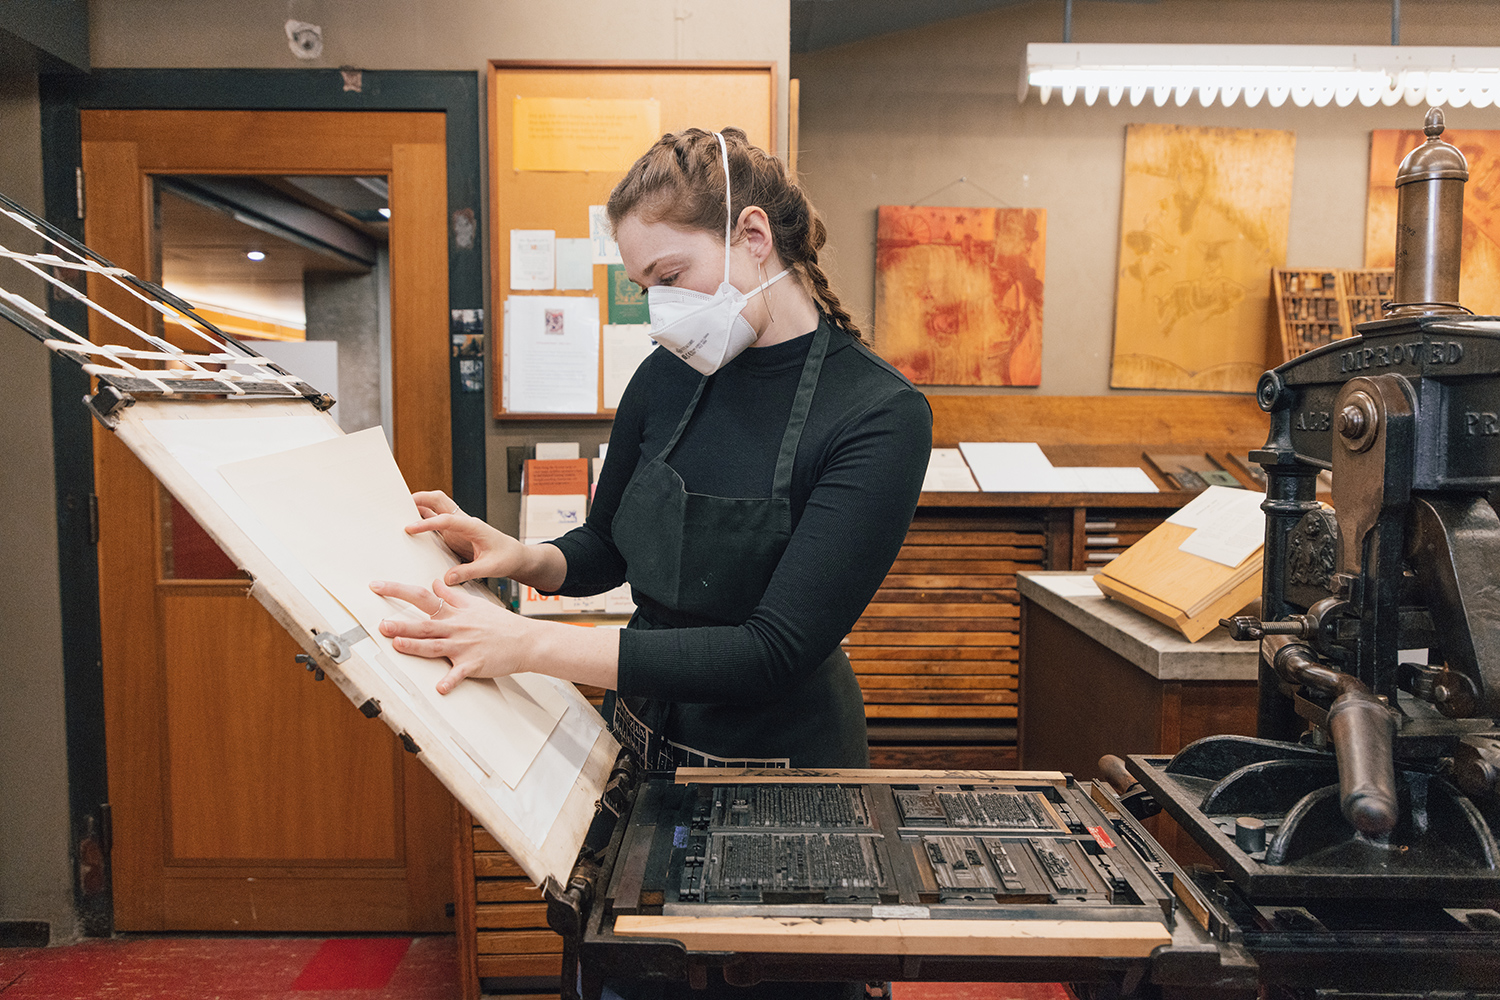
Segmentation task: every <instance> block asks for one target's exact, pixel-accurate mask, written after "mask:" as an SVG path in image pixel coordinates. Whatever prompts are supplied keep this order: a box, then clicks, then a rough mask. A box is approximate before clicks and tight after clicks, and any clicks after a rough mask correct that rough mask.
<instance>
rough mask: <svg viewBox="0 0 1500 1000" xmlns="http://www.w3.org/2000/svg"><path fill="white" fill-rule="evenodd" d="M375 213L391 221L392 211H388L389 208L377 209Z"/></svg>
mask: <svg viewBox="0 0 1500 1000" xmlns="http://www.w3.org/2000/svg"><path fill="white" fill-rule="evenodd" d="M375 211H377V212H379V213H380V214H381V215H382V216H384V217H385V218H387V219H389V218H390V217H391V210H390V209H388V208H377V209H376V210H375Z"/></svg>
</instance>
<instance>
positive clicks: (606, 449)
mask: <svg viewBox="0 0 1500 1000" xmlns="http://www.w3.org/2000/svg"><path fill="white" fill-rule="evenodd" d="M608 453H609V442H608V441H605V442H604V443H603V444H601V445H600V446H599V461H601V462H602V461H604V456H605V455H606V454H608Z"/></svg>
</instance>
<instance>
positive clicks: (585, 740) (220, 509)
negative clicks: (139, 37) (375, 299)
mask: <svg viewBox="0 0 1500 1000" xmlns="http://www.w3.org/2000/svg"><path fill="white" fill-rule="evenodd" d="M17 237H19V239H20V240H23V241H26V242H34V241H35V240H38V239H39V240H41V241H42V242H44V243H45V244H46V245H47V247H48V249H47V250H46V251H45V252H36V251H20V250H14V249H11V246H10V245H9V244H15V243H17V242H18V239H17ZM0 258H3V259H6V260H9V261H11V262H12V263H13V264H14V265H15V266H16V267H18V268H20V269H21V270H23V271H25V272H27V273H30V274H31V275H34V276H36V277H39V278H41V279H42V280H43V281H44V282H45V283H46V284H47V285H48V286H49V287H50V288H51V289H52V296H53V298H54V300H59V301H66V300H71V301H74V302H77V303H78V304H80V305H82V306H83V307H85V308H86V309H87V310H89V311H90V312H91V313H92V314H93V315H94V316H95V317H98V318H100V319H102V320H103V321H104V322H105V323H106V324H107V326H108V329H109V333H108V334H107V335H106V337H101V338H100V339H109V340H111V341H113V340H116V339H118V340H119V341H121V342H120V343H103V344H101V343H96V342H94V341H92V340H90V339H89V338H88V337H86V336H84V335H82V334H80V333H79V332H77V331H75V330H73V329H71V328H69V327H68V326H67V325H65V324H64V323H62V322H60V321H59V320H58V319H57V318H56V317H55V316H52V315H50V314H49V313H48V312H47V310H46V309H44V308H43V307H42V306H40V305H38V304H36V303H34V302H31V301H30V300H29V299H27V298H26V297H25V296H22V295H19V294H16V293H15V292H13V291H11V290H9V289H5V288H3V287H0V316H3V317H4V318H5V319H8V320H10V321H11V322H13V323H14V324H15V325H16V326H18V327H20V328H21V329H22V330H25V331H26V332H27V333H29V334H31V335H32V336H33V337H35V338H36V339H38V340H40V341H41V342H42V343H43V344H44V345H45V346H46V347H47V348H48V349H50V350H52V351H54V352H56V353H57V354H59V355H61V356H63V357H66V358H69V359H70V360H72V361H74V362H75V363H77V364H78V365H79V366H80V367H82V368H83V370H84V371H85V372H87V373H88V374H89V375H90V376H91V392H90V394H89V395H88V396H86V397H85V398H84V404H85V405H86V406H87V407H88V408H89V409H90V411H91V412H92V413H93V414H94V416H95V417H96V418H97V419H98V420H99V422H100V423H101V424H102V425H103V426H104V427H106V428H107V429H109V430H110V431H112V432H113V433H114V434H115V436H116V437H118V438H119V439H120V440H121V442H122V443H124V444H125V445H126V447H128V448H129V449H130V450H131V452H132V453H134V454H135V455H136V457H138V458H139V459H140V460H141V461H142V462H143V463H144V464H145V465H146V467H147V468H148V469H149V470H150V471H151V472H152V473H153V474H154V475H155V476H156V477H157V479H159V480H160V481H161V483H162V485H163V486H165V487H166V488H167V490H168V491H170V492H171V493H172V495H173V496H174V497H175V498H176V499H177V500H178V501H179V502H180V503H181V504H182V505H183V506H184V507H185V508H186V509H187V511H188V513H189V514H190V515H191V516H192V517H193V518H194V519H195V520H196V521H197V522H198V523H199V524H200V525H202V526H203V528H204V529H205V530H206V531H207V532H208V534H209V535H210V536H211V537H212V538H213V540H214V542H215V543H217V544H218V546H219V547H220V548H221V549H223V550H224V552H225V553H226V554H227V555H228V556H229V557H230V558H231V559H232V560H233V561H234V563H235V565H236V566H238V567H239V568H241V569H243V570H244V571H245V572H246V573H248V574H249V576H250V577H251V579H252V581H253V582H252V584H251V586H250V595H251V596H253V597H255V598H256V599H257V600H258V601H259V602H260V603H261V604H262V605H263V606H264V607H265V608H266V610H267V611H268V612H269V613H270V615H271V617H272V618H274V619H275V620H276V622H277V623H278V624H280V625H281V626H282V627H283V628H285V629H286V630H287V631H288V632H289V633H290V634H291V636H292V637H293V639H295V640H296V641H297V643H298V645H300V646H301V647H302V648H303V649H304V650H305V651H306V653H307V655H308V657H310V666H316V668H317V669H319V670H321V671H322V672H323V674H324V675H326V676H327V677H328V678H329V679H331V680H332V681H333V682H334V684H335V685H336V686H337V687H338V688H339V689H340V690H341V691H343V692H344V694H345V695H346V696H347V697H348V698H349V699H350V701H351V702H353V703H354V704H355V705H357V706H359V708H360V711H361V712H363V713H364V714H365V715H366V716H369V717H371V718H377V717H378V718H380V719H382V720H383V721H384V722H385V723H386V725H388V726H389V727H390V728H391V729H392V731H394V732H395V733H396V734H398V736H400V738H401V741H402V743H403V744H404V745H405V746H406V748H407V749H408V750H410V751H412V752H413V753H416V754H417V755H418V758H419V759H420V760H421V761H422V762H423V763H424V764H425V765H426V766H427V767H428V769H429V770H431V771H432V772H433V773H434V774H435V775H436V776H437V777H438V779H439V780H440V781H441V782H442V783H443V785H444V786H445V787H447V788H448V790H449V791H450V792H452V794H453V795H454V797H455V798H457V799H458V800H459V801H460V802H462V803H463V804H464V806H465V807H466V808H467V809H468V810H469V812H470V813H471V814H472V815H473V816H474V818H475V819H476V820H477V821H478V822H479V823H481V824H483V825H484V827H485V828H486V829H488V830H489V831H490V833H491V834H493V835H494V836H495V838H496V839H497V840H498V841H499V842H500V843H501V845H502V846H504V848H505V849H506V850H507V851H508V852H509V853H510V854H511V855H512V857H514V858H515V860H516V862H517V864H519V866H520V867H521V869H522V870H523V871H524V872H525V873H526V874H527V875H528V876H529V877H530V878H531V879H532V880H533V881H535V882H537V883H538V884H540V883H543V882H545V881H547V880H548V879H552V880H554V881H555V882H557V883H559V884H566V883H567V881H568V876H569V873H570V872H571V870H572V868H573V865H574V862H575V860H576V859H577V856H578V852H579V849H580V847H581V845H582V843H583V839H584V835H585V834H586V832H587V830H588V826H589V823H590V821H591V820H592V818H593V815H594V812H595V809H596V805H597V803H598V801H599V799H600V797H601V795H602V793H603V790H604V785H605V782H606V780H607V778H608V776H609V773H610V771H611V769H612V768H613V767H614V764H615V760H616V757H617V755H618V753H619V745H618V744H617V743H616V742H615V740H614V738H613V737H611V736H610V735H609V733H608V732H607V731H605V729H604V726H603V722H602V720H601V719H600V718H599V716H598V713H597V712H596V711H595V710H594V709H593V707H592V706H590V705H589V704H588V702H587V701H586V700H585V699H584V698H583V697H582V696H581V695H580V694H579V693H578V692H577V690H576V689H575V688H574V687H573V686H572V685H570V684H566V683H562V682H555V683H556V685H557V697H558V698H560V699H561V705H562V707H561V713H562V714H561V717H560V718H559V719H558V721H557V723H556V726H555V728H553V729H552V731H551V734H550V735H549V736H547V738H546V740H545V742H543V743H542V744H541V748H540V750H538V751H537V752H536V754H535V757H534V759H532V760H531V761H530V762H529V764H528V765H527V766H525V767H524V768H517V767H515V766H510V767H502V766H498V765H500V764H502V763H504V762H503V761H495V760H487V759H485V757H484V753H485V751H484V750H483V749H476V745H475V743H474V741H472V740H467V739H464V738H463V736H462V734H461V731H460V728H461V727H458V726H455V725H454V724H453V723H452V722H451V720H449V719H447V718H446V717H445V709H444V706H443V703H442V700H441V699H438V700H437V701H435V702H434V701H433V700H432V699H425V698H424V695H423V693H422V692H420V691H414V690H413V688H412V684H411V680H410V678H408V677H405V676H404V675H403V674H402V672H401V671H400V670H398V669H396V668H395V667H394V666H393V664H392V663H391V661H390V658H389V656H388V655H387V654H386V652H385V651H384V650H383V649H382V647H381V646H380V644H379V642H378V641H377V640H376V639H375V638H373V637H372V636H371V635H370V634H369V633H368V632H367V631H366V630H365V628H363V627H362V626H361V624H360V623H359V621H358V620H357V619H356V618H355V616H354V615H353V614H351V613H350V612H349V611H348V610H347V609H346V608H345V607H344V606H343V604H341V603H340V601H339V600H337V599H336V598H335V597H334V596H333V594H332V593H331V592H330V591H329V590H326V589H324V587H323V586H321V585H320V584H319V582H318V581H317V580H316V579H315V578H314V576H313V575H312V574H311V573H310V572H309V571H308V569H307V568H305V567H304V566H303V565H302V564H301V562H300V561H299V559H298V558H297V556H296V555H295V554H293V552H292V550H291V549H289V548H288V547H286V546H285V545H283V544H279V543H278V541H277V537H276V535H275V533H274V532H272V533H270V534H268V532H270V529H268V528H267V527H266V526H265V525H264V524H262V523H261V522H260V521H259V520H258V519H256V517H255V516H254V515H253V514H252V513H251V512H250V511H249V508H248V507H246V506H245V505H244V504H243V503H242V502H241V501H240V500H239V498H238V496H237V494H236V493H235V491H234V489H233V487H231V485H230V484H229V482H228V481H227V480H225V478H224V477H223V475H221V474H220V473H219V472H218V471H217V470H218V466H219V465H222V464H226V463H229V462H232V461H234V460H235V459H242V460H243V459H254V458H259V457H261V456H265V455H272V454H283V453H288V452H290V451H292V450H293V449H299V448H302V447H307V446H312V445H318V444H319V443H320V442H325V443H326V442H332V441H336V440H339V439H343V438H344V434H343V431H342V430H340V429H339V427H338V425H337V424H336V423H334V421H333V419H332V418H331V417H330V416H328V414H327V413H326V410H327V409H328V408H329V407H331V406H332V405H333V400H332V399H331V398H330V397H329V396H327V395H326V394H324V393H321V392H319V391H318V390H317V389H315V388H313V387H312V386H310V385H308V384H307V383H306V382H305V381H303V380H302V379H300V378H298V377H297V376H296V375H294V374H292V373H290V372H288V371H286V370H284V369H282V368H280V367H278V366H276V365H274V364H272V363H271V362H269V361H268V360H266V359H265V358H263V357H260V356H259V355H258V354H257V353H256V352H255V351H254V350H252V349H251V348H250V347H248V346H246V345H245V344H242V343H240V342H239V341H238V340H236V339H235V338H234V337H232V336H230V335H228V334H226V333H224V332H223V331H222V330H220V329H218V328H217V327H216V326H214V325H213V324H212V323H210V322H208V321H207V320H205V319H203V318H202V317H201V316H199V315H198V314H197V312H196V310H195V309H194V308H193V306H192V305H191V304H189V303H187V302H185V301H183V300H182V299H180V298H178V297H177V296H174V295H172V294H171V293H170V292H168V291H166V290H165V289H163V288H161V287H160V286H158V285H156V284H154V283H152V282H149V281H145V280H143V279H141V278H139V277H137V276H135V275H133V274H131V273H130V272H128V271H126V270H125V269H124V268H120V267H117V266H115V265H114V264H112V263H111V262H110V261H109V260H107V259H105V258H104V257H102V256H101V255H99V254H97V253H95V252H94V251H92V250H90V249H89V248H88V247H87V246H85V245H84V244H82V243H80V242H78V241H77V240H75V239H73V238H72V237H70V236H68V235H67V234H66V233H63V232H62V231H60V230H58V229H56V228H55V227H53V226H50V225H48V224H47V223H46V222H45V221H44V220H42V219H39V218H37V217H36V216H34V215H32V214H31V213H30V212H28V211H27V210H26V209H25V208H24V207H22V206H21V205H19V204H17V203H16V202H14V201H12V200H11V199H9V198H6V197H4V196H3V195H0ZM79 275H83V276H88V275H94V276H95V277H96V279H98V280H103V281H106V282H108V283H109V285H108V287H111V288H114V289H123V290H124V291H126V292H128V293H129V295H131V296H132V297H133V298H134V299H136V300H137V301H138V302H140V303H142V304H144V305H145V306H146V307H148V308H151V309H153V310H155V312H156V313H157V314H159V315H160V316H161V317H162V319H163V320H164V321H167V322H170V323H172V324H173V325H174V326H175V327H179V328H183V329H185V330H186V331H187V332H188V333H189V334H191V335H192V336H193V337H194V338H196V341H197V342H198V343H199V344H201V345H202V346H201V348H200V349H199V350H197V351H189V350H185V349H183V348H182V347H179V346H178V345H176V344H174V343H172V342H171V341H169V340H167V339H166V338H165V337H163V336H158V335H156V334H154V333H152V332H150V331H149V330H146V329H142V328H141V327H140V326H138V325H137V324H135V323H132V322H130V321H129V320H127V319H125V318H123V317H121V316H120V315H118V314H117V313H116V312H114V311H112V310H110V309H109V308H107V307H106V306H104V305H102V304H101V303H99V302H96V301H94V300H93V299H91V298H90V297H89V295H88V294H87V293H85V292H83V291H80V290H79V288H78V287H77V286H76V285H75V284H73V283H72V282H71V281H70V280H69V278H76V277H77V276H79ZM97 329H98V327H96V330H97ZM189 425H190V426H189ZM185 426H186V427H188V431H189V432H184V427H185ZM351 440H352V439H351ZM316 485H317V484H316V482H310V483H309V484H308V486H309V488H314V489H315V488H316ZM357 492H358V491H356V493H357ZM549 682H550V679H549ZM465 683H470V682H465ZM483 683H488V682H483ZM454 710H456V708H455V709H454ZM450 711H451V710H450ZM496 724H497V725H503V724H504V719H503V718H497V720H496ZM502 774H508V775H509V778H510V779H511V780H510V781H506V780H502V778H501V777H500V776H501V775H502Z"/></svg>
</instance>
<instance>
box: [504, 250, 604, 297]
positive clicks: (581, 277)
mask: <svg viewBox="0 0 1500 1000" xmlns="http://www.w3.org/2000/svg"><path fill="white" fill-rule="evenodd" d="M593 245H594V244H593V241H592V240H558V241H557V287H558V288H559V289H561V290H563V291H578V290H581V291H585V292H587V291H591V290H592V289H593V287H594V260H593V255H592V253H591V251H592V248H593ZM511 287H512V288H514V287H515V286H514V285H512V286H511Z"/></svg>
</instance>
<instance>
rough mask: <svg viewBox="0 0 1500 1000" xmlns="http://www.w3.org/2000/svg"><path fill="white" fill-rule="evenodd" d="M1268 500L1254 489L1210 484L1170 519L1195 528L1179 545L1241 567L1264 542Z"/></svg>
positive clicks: (1223, 562)
mask: <svg viewBox="0 0 1500 1000" xmlns="http://www.w3.org/2000/svg"><path fill="white" fill-rule="evenodd" d="M1265 499H1266V495H1265V494H1264V493H1256V492H1255V491H1253V490H1237V489H1234V488H1233V487H1229V486H1210V487H1209V488H1208V489H1206V490H1204V491H1203V492H1202V493H1200V494H1199V495H1198V496H1197V497H1196V498H1195V499H1194V500H1193V501H1192V502H1191V503H1189V504H1188V505H1187V506H1185V507H1183V508H1182V509H1181V510H1179V511H1178V512H1177V513H1175V514H1173V515H1172V516H1171V517H1169V518H1167V522H1168V523H1169V524H1177V525H1181V526H1183V527H1185V528H1192V529H1194V531H1193V533H1192V534H1191V535H1189V536H1188V537H1187V539H1186V540H1185V541H1184V542H1183V543H1182V544H1181V545H1179V546H1178V548H1179V549H1181V550H1182V551H1183V552H1186V553H1189V554H1190V555H1195V556H1201V557H1202V558H1204V559H1211V560H1213V561H1214V562H1216V563H1222V564H1223V565H1225V566H1238V565H1239V564H1240V563H1242V562H1244V561H1245V560H1246V559H1247V558H1249V557H1250V556H1251V555H1253V554H1254V553H1255V550H1256V549H1258V548H1260V547H1261V546H1262V545H1264V544H1265V541H1266V515H1265V512H1264V511H1262V510H1261V509H1260V505H1261V504H1262V503H1263V502H1264V501H1265Z"/></svg>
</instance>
